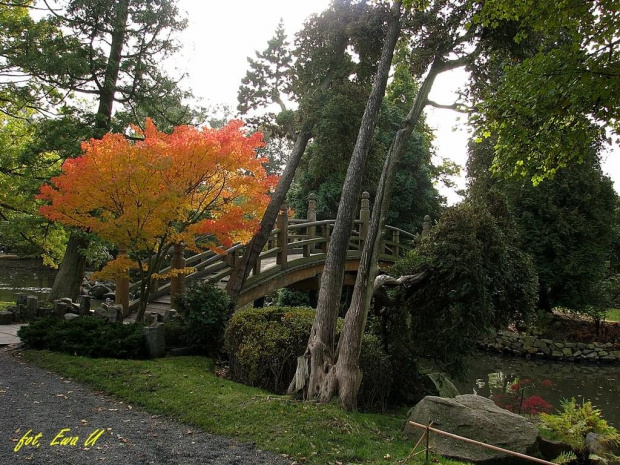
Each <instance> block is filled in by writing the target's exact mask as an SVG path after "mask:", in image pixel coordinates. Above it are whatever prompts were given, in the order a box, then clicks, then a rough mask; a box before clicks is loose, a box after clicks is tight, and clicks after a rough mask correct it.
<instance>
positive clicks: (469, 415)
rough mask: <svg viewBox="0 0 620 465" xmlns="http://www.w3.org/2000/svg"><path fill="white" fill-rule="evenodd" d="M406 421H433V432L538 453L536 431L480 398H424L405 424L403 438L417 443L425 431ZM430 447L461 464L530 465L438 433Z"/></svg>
mask: <svg viewBox="0 0 620 465" xmlns="http://www.w3.org/2000/svg"><path fill="white" fill-rule="evenodd" d="M409 421H413V422H415V423H420V424H422V425H428V423H429V422H431V421H432V422H433V428H437V429H440V430H442V431H446V432H448V433H452V434H456V435H458V436H462V437H465V438H469V439H474V440H476V441H479V442H483V443H486V444H491V445H494V446H497V447H501V448H503V449H508V450H511V451H514V452H519V453H522V454H532V453H534V452H536V451H537V448H536V438H537V436H538V428H536V426H534V425H533V424H532V423H530V422H529V421H527V420H526V419H525V418H523V417H521V416H519V415H516V414H514V413H511V412H509V411H507V410H504V409H501V408H499V407H497V406H496V405H495V403H494V402H493V401H492V400H490V399H487V398H486V397H482V396H476V395H472V394H466V395H460V396H456V397H455V398H453V399H446V398H443V397H435V396H426V397H425V398H424V399H422V400H421V401H420V402H419V403H418V404H417V405H416V406H415V407H414V408H413V409H411V411H410V412H409V418H408V419H407V423H406V424H405V430H404V434H405V436H406V437H408V438H410V439H412V440H413V441H414V442H417V440H418V439H419V438H420V436H422V434H423V432H424V431H423V430H422V429H419V428H416V427H414V426H413V425H411V424H409ZM430 446H431V447H432V449H433V451H434V452H436V453H438V454H440V455H443V456H446V457H452V458H454V459H456V460H461V461H464V462H474V463H483V464H489V465H490V464H494V465H495V464H518V463H524V464H525V463H531V462H525V461H522V460H520V459H516V458H514V457H510V456H508V455H506V454H502V453H500V452H496V451H493V450H490V449H485V448H483V447H480V446H477V445H473V444H468V443H466V442H462V441H458V440H456V439H452V438H448V437H446V436H442V435H439V434H437V433H431V435H430Z"/></svg>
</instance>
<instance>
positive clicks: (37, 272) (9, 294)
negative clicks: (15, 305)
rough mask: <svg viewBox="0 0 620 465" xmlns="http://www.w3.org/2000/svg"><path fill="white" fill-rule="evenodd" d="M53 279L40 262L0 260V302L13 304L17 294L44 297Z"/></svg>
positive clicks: (53, 275) (53, 271)
mask: <svg viewBox="0 0 620 465" xmlns="http://www.w3.org/2000/svg"><path fill="white" fill-rule="evenodd" d="M55 277H56V270H52V269H51V268H48V267H45V266H43V265H42V264H41V261H40V260H0V302H14V301H15V299H16V296H17V294H28V295H36V296H39V297H45V296H46V295H47V294H49V292H50V290H51V287H52V284H54V278H55Z"/></svg>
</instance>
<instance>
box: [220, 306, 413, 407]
mask: <svg viewBox="0 0 620 465" xmlns="http://www.w3.org/2000/svg"><path fill="white" fill-rule="evenodd" d="M314 314H315V311H314V310H313V309H311V308H304V307H267V308H252V309H244V310H239V311H238V312H236V313H235V314H234V315H233V316H232V318H231V319H230V322H229V324H228V328H227V329H226V337H225V341H226V343H225V346H226V350H227V352H228V355H229V360H230V376H231V378H232V379H234V380H235V381H237V382H240V383H244V384H248V385H250V386H257V387H261V388H263V389H267V390H269V391H271V392H275V393H278V394H281V393H284V392H285V391H286V389H287V388H288V386H289V383H290V382H291V380H292V379H293V376H294V375H295V370H296V369H297V357H299V356H300V355H302V354H303V353H304V351H305V350H306V345H307V343H308V337H309V336H310V330H311V329H312V322H313V321H314ZM337 328H338V329H337V331H338V335H339V333H340V329H341V328H342V320H339V321H338V325H337ZM396 368H398V369H400V368H401V367H397V366H396V365H393V364H392V362H391V357H390V356H388V355H387V354H386V352H385V351H384V350H383V347H382V345H381V340H380V338H378V337H377V336H375V335H372V334H364V338H363V341H362V353H361V356H360V369H361V370H362V373H363V377H362V385H361V387H360V391H359V397H358V404H359V406H360V407H361V408H366V409H369V408H371V409H385V407H386V406H387V404H388V400H389V397H390V393H391V390H392V382H393V379H394V375H393V372H394V371H395V369H396Z"/></svg>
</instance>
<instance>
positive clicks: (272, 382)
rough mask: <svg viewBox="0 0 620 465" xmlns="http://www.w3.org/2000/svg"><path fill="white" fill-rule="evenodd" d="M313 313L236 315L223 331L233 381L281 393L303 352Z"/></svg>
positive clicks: (276, 310)
mask: <svg viewBox="0 0 620 465" xmlns="http://www.w3.org/2000/svg"><path fill="white" fill-rule="evenodd" d="M313 320H314V311H313V310H312V309H309V308H287V307H267V308H264V309H247V310H239V311H237V312H236V313H235V314H234V315H233V316H232V318H231V319H230V322H229V324H228V327H227V328H226V350H227V352H228V356H229V360H230V373H231V377H232V379H234V380H235V381H238V382H242V383H244V384H248V385H250V386H258V387H262V388H264V389H269V390H270V391H273V392H276V393H282V392H284V391H285V390H286V388H287V387H288V385H289V383H290V381H291V380H292V379H293V375H294V374H295V369H296V367H297V356H298V355H300V354H302V353H303V352H304V350H305V347H306V343H307V342H308V337H309V335H310V329H311V328H312V322H313Z"/></svg>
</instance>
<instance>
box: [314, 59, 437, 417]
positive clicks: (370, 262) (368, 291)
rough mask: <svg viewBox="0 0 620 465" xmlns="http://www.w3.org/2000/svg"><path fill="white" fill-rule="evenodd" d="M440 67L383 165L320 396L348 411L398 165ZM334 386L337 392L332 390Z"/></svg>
mask: <svg viewBox="0 0 620 465" xmlns="http://www.w3.org/2000/svg"><path fill="white" fill-rule="evenodd" d="M441 66H442V64H441V62H439V61H435V62H434V63H433V65H432V66H431V69H430V70H429V73H428V75H427V76H426V78H425V80H424V82H423V83H422V86H421V88H420V90H419V92H418V94H417V95H416V98H415V100H414V102H413V105H412V107H411V110H410V111H409V114H408V115H407V118H406V119H405V121H404V122H403V124H402V125H401V127H400V129H399V130H398V132H397V133H396V136H395V137H394V141H393V142H392V145H391V146H390V150H389V151H388V155H387V157H386V159H385V162H384V164H383V171H382V173H381V178H380V180H379V189H378V191H377V196H376V197H375V203H374V205H373V209H372V216H371V218H370V224H369V227H368V237H367V239H366V241H365V242H364V249H363V251H362V257H361V260H360V266H359V268H358V270H357V278H356V281H355V288H354V290H353V298H352V301H351V306H350V307H349V309H348V311H347V314H346V316H345V321H344V327H343V329H342V334H341V335H340V342H339V343H338V353H337V362H336V364H335V366H334V368H333V370H332V372H330V374H329V376H328V378H327V383H326V387H325V389H323V394H324V395H323V396H322V398H321V400H322V401H325V402H327V401H329V400H330V398H331V396H332V395H335V394H336V393H337V394H338V396H339V398H340V403H341V405H342V407H343V408H344V409H345V410H355V409H356V408H357V393H358V390H359V386H360V384H361V382H362V373H361V372H360V370H359V356H360V351H361V347H362V335H363V333H364V329H365V327H366V319H367V317H368V311H369V309H370V303H371V299H372V296H373V291H374V283H375V279H376V277H377V271H378V257H379V246H380V244H381V235H382V233H383V229H384V226H385V218H386V216H387V212H388V210H389V207H390V200H391V195H392V188H393V186H394V179H395V177H396V166H397V164H398V160H399V159H400V157H401V155H402V153H403V152H404V150H405V147H406V145H407V141H408V140H409V137H410V135H411V132H412V131H413V128H414V127H415V126H416V125H417V123H418V121H419V119H420V116H421V115H422V111H423V109H424V106H425V105H426V102H427V99H428V94H429V92H430V90H431V88H432V86H433V82H434V80H435V77H436V76H437V74H439V72H440V70H441ZM334 388H336V389H337V391H335V390H333V389H334ZM330 389H331V392H330Z"/></svg>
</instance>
